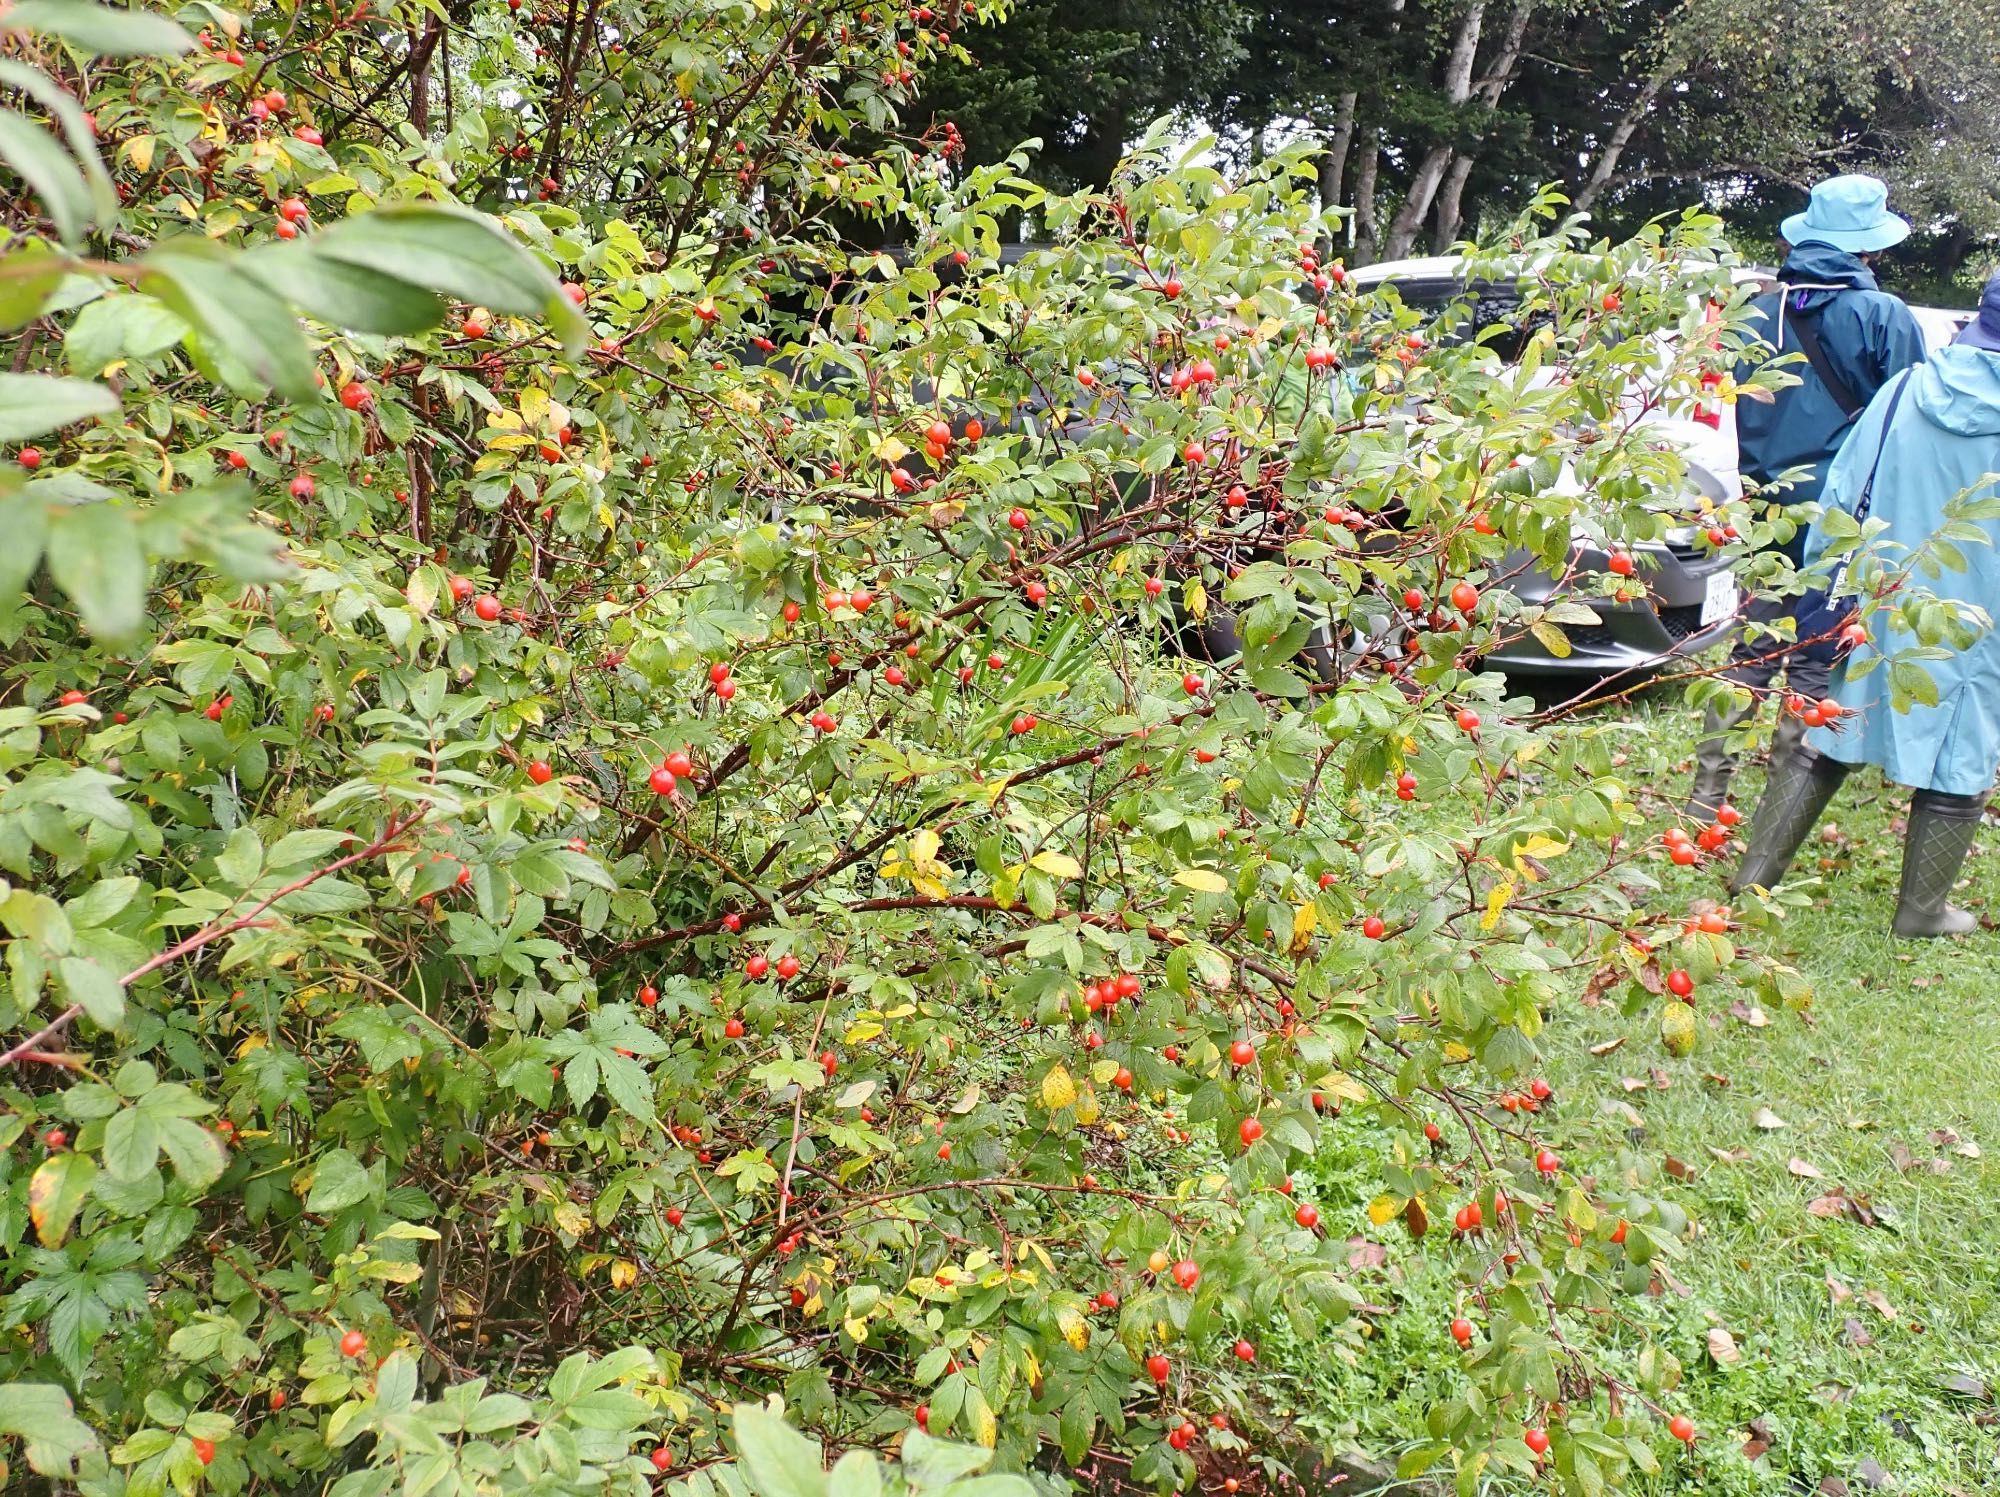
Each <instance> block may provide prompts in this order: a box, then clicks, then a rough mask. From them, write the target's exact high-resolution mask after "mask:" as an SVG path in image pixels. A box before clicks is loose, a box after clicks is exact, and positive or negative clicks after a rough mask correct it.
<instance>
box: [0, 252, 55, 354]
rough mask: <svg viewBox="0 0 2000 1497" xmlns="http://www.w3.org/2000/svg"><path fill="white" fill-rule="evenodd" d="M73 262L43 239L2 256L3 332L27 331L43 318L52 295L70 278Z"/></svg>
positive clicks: (0, 302)
mask: <svg viewBox="0 0 2000 1497" xmlns="http://www.w3.org/2000/svg"><path fill="white" fill-rule="evenodd" d="M69 266H70V262H69V259H68V258H67V257H66V256H63V255H58V254H57V253H55V251H54V250H52V249H50V248H49V247H48V245H47V244H45V243H43V242H42V241H41V240H39V239H30V240H28V241H26V242H25V243H23V244H22V245H20V246H19V247H18V248H15V249H12V250H9V251H8V252H7V253H6V254H5V255H4V256H0V332H8V333H11V332H13V331H14V330H15V329H17V328H22V327H26V326H27V325H28V324H29V323H30V322H33V321H34V320H35V319H36V318H37V317H39V316H40V315H41V312H42V307H43V305H44V304H45V303H46V302H47V301H48V299H49V293H50V292H52V291H54V290H55V289H56V287H57V286H59V285H61V284H62V281H63V277H65V276H66V275H68V274H69Z"/></svg>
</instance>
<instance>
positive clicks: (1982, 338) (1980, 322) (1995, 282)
mask: <svg viewBox="0 0 2000 1497" xmlns="http://www.w3.org/2000/svg"><path fill="white" fill-rule="evenodd" d="M1952 342H1954V343H1963V344H1964V345H1965V346H1966V347H1967V348H1977V349H1981V350H1984V351H1985V352H1987V353H2000V275H1996V276H1995V277H1993V279H1992V280H1990V281H1988V282H1987V283H1986V289H1985V290H1984V291H1982V292H1980V293H1979V311H1978V313H1977V315H1975V316H1974V317H1973V319H1972V321H1970V322H1968V323H1967V324H1966V325H1965V326H1964V328H1963V329H1961V330H1960V332H1959V335H1958V336H1957V337H1956V338H1954V339H1952Z"/></svg>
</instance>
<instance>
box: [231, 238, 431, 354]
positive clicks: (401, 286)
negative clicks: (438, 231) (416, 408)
mask: <svg viewBox="0 0 2000 1497" xmlns="http://www.w3.org/2000/svg"><path fill="white" fill-rule="evenodd" d="M317 243H318V241H317V240H316V239H315V240H313V241H310V242H307V241H301V240H294V241H293V242H292V243H290V244H270V245H265V246H262V247H261V248H258V249H254V250H251V251H250V252H249V253H247V254H246V255H244V257H243V262H242V263H243V269H244V270H245V271H246V272H248V273H249V274H250V275H253V276H255V277H256V278H257V279H258V280H259V281H260V282H262V283H263V285H264V286H265V287H266V288H267V289H269V290H270V291H271V292H273V293H274V294H276V295H278V296H281V297H283V298H284V299H285V300H286V301H288V302H290V303H291V304H292V305H293V306H295V307H299V308H301V309H302V310H304V311H305V312H306V313H308V314H309V315H311V316H313V317H317V318H318V319H319V320H320V321H321V322H324V323H326V324H328V325H329V326H331V327H340V328H352V329H354V330H355V331H357V332H363V333H381V334H384V335H394V334H407V333H421V332H423V331H424V330H425V329H427V328H433V327H436V326H437V325H438V323H439V322H441V321H442V320H443V318H444V303H443V302H442V301H441V300H439V299H438V298H437V297H436V296H434V295H432V294H431V293H430V292H428V291H426V290H424V289H423V288H422V287H420V286H412V285H411V284H410V283H409V282H407V281H400V280H397V279H396V278H395V277H394V276H389V275H384V274H383V273H382V272H381V271H379V270H376V269H374V268H373V267H369V266H362V265H355V264H350V263H349V262H347V261H345V260H338V259H334V258H333V257H331V256H328V255H320V254H316V253H315V252H314V251H315V249H316V247H317Z"/></svg>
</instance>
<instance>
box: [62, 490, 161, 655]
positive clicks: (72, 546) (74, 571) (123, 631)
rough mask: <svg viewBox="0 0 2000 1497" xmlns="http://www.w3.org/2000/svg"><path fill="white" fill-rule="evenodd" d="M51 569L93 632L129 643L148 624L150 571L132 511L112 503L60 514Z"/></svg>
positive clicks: (77, 508)
mask: <svg viewBox="0 0 2000 1497" xmlns="http://www.w3.org/2000/svg"><path fill="white" fill-rule="evenodd" d="M49 571H50V572H51V573H52V574H53V575H54V576H55V579H56V582H57V584H58V585H59V586H60V587H61V588H62V590H63V591H64V592H65V593H67V594H69V599H70V601H71V602H72V603H74V604H75V605H76V608H77V612H78V613H80V614H82V615H83V622H84V624H85V626H86V627H87V628H89V630H90V632H91V633H93V634H96V635H99V636H101V637H103V638H105V639H129V638H130V637H131V636H133V635H135V634H137V633H138V632H139V629H140V626H141V625H142V624H144V623H145V620H146V585H147V578H148V573H149V568H148V567H147V565H146V554H145V552H144V550H143V549H142V548H141V547H140V544H139V527H138V524H137V521H136V518H135V517H134V516H133V515H132V514H131V513H130V512H128V511H126V510H124V509H121V508H119V507H117V506H115V505H110V504H84V505H77V506H75V507H72V508H65V509H58V510H56V511H55V524H54V526H53V528H52V531H51V534H50V536H49Z"/></svg>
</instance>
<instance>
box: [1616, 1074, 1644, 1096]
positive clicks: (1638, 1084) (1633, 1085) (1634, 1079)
mask: <svg viewBox="0 0 2000 1497" xmlns="http://www.w3.org/2000/svg"><path fill="white" fill-rule="evenodd" d="M1618 1084H1619V1085H1620V1086H1622V1087H1624V1088H1625V1090H1626V1091H1628V1092H1643V1091H1644V1090H1645V1089H1646V1088H1647V1087H1649V1086H1651V1085H1652V1083H1651V1082H1650V1081H1648V1080H1647V1079H1646V1078H1645V1077H1644V1076H1621V1077H1619V1078H1618Z"/></svg>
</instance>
